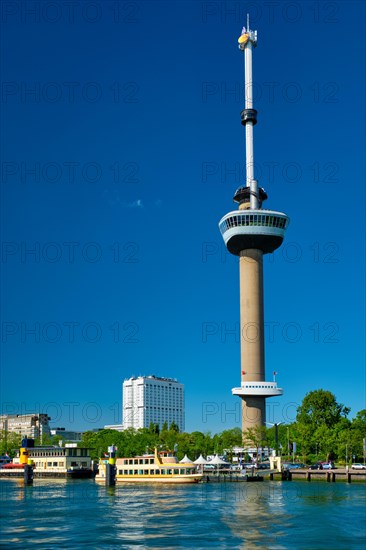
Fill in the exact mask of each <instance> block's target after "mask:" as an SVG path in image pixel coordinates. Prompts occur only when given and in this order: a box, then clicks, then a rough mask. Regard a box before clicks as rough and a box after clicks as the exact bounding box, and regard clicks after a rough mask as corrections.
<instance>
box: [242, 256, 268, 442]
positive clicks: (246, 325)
mask: <svg viewBox="0 0 366 550" xmlns="http://www.w3.org/2000/svg"><path fill="white" fill-rule="evenodd" d="M239 266H240V267H239V269H240V335H241V338H240V356H241V382H242V384H243V383H245V382H261V381H262V380H264V378H265V372H264V338H263V336H264V334H263V333H264V304H263V252H262V251H261V250H255V249H249V250H243V251H242V252H240V264H239ZM242 400H243V403H242V429H243V431H245V430H246V429H248V428H252V427H255V426H264V423H265V421H266V418H265V410H266V408H265V397H259V396H256V397H255V396H242Z"/></svg>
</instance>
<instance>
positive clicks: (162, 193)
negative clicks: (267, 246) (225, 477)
mask: <svg viewBox="0 0 366 550" xmlns="http://www.w3.org/2000/svg"><path fill="white" fill-rule="evenodd" d="M32 6H33V8H34V6H36V7H35V11H34V9H33V8H32ZM248 7H249V8H250V13H251V27H252V28H255V29H257V30H258V47H257V48H256V49H255V51H254V57H253V62H254V81H255V107H256V108H257V110H258V124H257V126H256V127H255V133H254V140H255V141H254V148H255V163H256V175H257V178H258V180H259V183H260V185H261V186H262V187H264V188H265V189H266V190H267V192H268V195H269V199H268V201H267V203H266V207H267V208H273V209H275V210H276V209H277V210H280V211H284V212H286V213H287V214H288V215H289V216H290V218H291V224H290V226H289V229H288V231H287V234H286V240H285V243H284V245H283V246H282V248H281V249H279V250H278V251H276V253H275V254H274V255H272V256H267V257H266V258H265V318H266V373H267V379H272V372H273V371H274V370H276V371H277V372H278V377H277V381H278V382H279V384H280V385H281V386H282V387H283V388H284V390H285V394H284V396H283V397H282V398H281V399H278V400H277V401H276V398H273V399H272V400H268V401H267V407H268V409H267V418H268V420H269V421H272V422H274V421H276V422H279V421H283V422H291V421H293V420H294V418H295V409H296V406H297V405H298V404H300V402H301V400H302V399H303V397H304V395H305V394H306V393H307V392H309V391H311V390H313V389H318V388H323V389H329V390H330V391H332V392H334V393H335V395H336V397H337V399H338V401H339V402H341V403H344V404H345V405H347V406H349V407H351V416H352V415H354V414H356V412H357V411H359V410H360V409H362V408H364V407H365V400H364V399H365V367H364V359H365V350H364V330H365V319H364V303H365V301H364V276H365V269H364V267H365V266H364V259H365V255H364V229H365V211H364V204H365V203H364V198H365V197H364V182H365V164H364V151H365V107H364V85H365V48H364V36H365V13H364V12H365V6H364V3H363V2H358V1H353V2H352V1H351V2H321V1H320V2H307V1H297V2H278V3H268V2H251V3H250V5H249V4H248V3H247V4H246V3H245V2H243V3H242V2H226V3H225V2H218V1H212V2H189V1H182V2H173V3H172V2H154V1H153V2H119V3H118V2H114V1H113V2H112V1H110V2H109V1H108V0H107V1H105V2H98V1H97V2H88V1H85V2H79V3H77V4H75V5H74V7H73V8H71V7H70V6H67V5H65V3H63V2H58V1H56V2H52V3H51V2H41V3H39V2H38V3H37V2H36V3H34V2H27V3H21V2H4V3H3V5H2V10H3V11H2V26H3V37H2V41H3V44H2V46H3V47H2V59H1V63H2V97H1V107H2V121H3V123H2V149H1V157H2V179H1V190H2V226H1V229H2V237H1V240H2V266H1V267H2V296H1V301H2V311H1V318H2V356H1V359H2V360H1V392H2V393H1V399H2V410H3V412H8V413H22V412H26V411H33V410H34V409H37V410H40V411H41V412H42V411H43V412H48V413H49V415H50V416H51V417H52V419H53V423H54V425H58V426H66V427H67V428H75V429H92V428H96V427H100V426H103V425H104V424H107V423H108V424H110V423H117V422H119V421H120V419H121V384H122V382H123V380H124V379H125V378H128V377H130V376H131V375H140V374H146V375H148V374H155V375H158V376H170V377H175V378H177V379H178V380H179V381H180V382H182V383H184V384H185V390H186V429H187V431H193V430H197V429H198V430H202V431H209V430H210V431H211V432H219V431H222V430H224V429H228V428H231V427H233V426H236V425H239V421H240V414H239V411H240V408H239V405H240V400H239V399H237V398H235V397H233V396H232V395H231V388H232V387H234V386H236V385H239V383H240V362H239V361H240V350H239V331H238V326H239V325H238V322H239V284H238V283H239V275H238V262H237V259H236V258H235V257H233V256H230V255H229V253H227V252H226V251H225V247H224V245H223V242H222V239H221V236H220V233H219V230H218V222H219V220H220V218H221V217H222V216H223V215H224V214H225V213H226V212H228V211H230V210H232V209H234V204H233V203H232V196H233V193H234V191H235V189H236V188H237V187H238V186H239V185H240V184H242V183H243V181H244V177H245V173H244V166H245V156H244V154H245V153H244V152H245V136H244V129H243V127H242V126H241V124H240V110H241V109H242V107H243V101H242V92H243V59H242V54H241V53H240V52H239V50H238V49H237V38H238V36H239V35H240V32H241V28H242V26H243V24H245V22H246V12H247V9H248ZM32 9H33V11H32ZM32 250H33V251H34V252H33V253H31V252H30V251H32ZM32 330H33V332H32Z"/></svg>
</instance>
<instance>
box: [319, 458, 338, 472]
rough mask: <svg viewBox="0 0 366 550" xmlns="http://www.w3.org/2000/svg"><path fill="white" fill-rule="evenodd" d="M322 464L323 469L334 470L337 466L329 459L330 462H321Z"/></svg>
mask: <svg viewBox="0 0 366 550" xmlns="http://www.w3.org/2000/svg"><path fill="white" fill-rule="evenodd" d="M320 464H321V465H322V466H323V470H333V469H334V468H335V466H334V462H333V461H332V460H329V461H328V462H321V463H320Z"/></svg>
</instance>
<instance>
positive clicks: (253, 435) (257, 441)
mask: <svg viewBox="0 0 366 550" xmlns="http://www.w3.org/2000/svg"><path fill="white" fill-rule="evenodd" d="M243 442H244V443H245V444H247V445H251V446H252V447H255V449H256V452H257V461H258V457H259V449H260V447H264V446H265V445H266V443H267V429H266V428H265V427H264V426H255V427H253V428H248V429H247V430H244V432H243Z"/></svg>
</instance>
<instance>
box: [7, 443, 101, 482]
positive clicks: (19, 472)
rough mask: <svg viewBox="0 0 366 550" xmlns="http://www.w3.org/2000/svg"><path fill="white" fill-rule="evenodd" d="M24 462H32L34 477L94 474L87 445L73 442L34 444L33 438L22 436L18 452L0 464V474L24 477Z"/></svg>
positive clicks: (75, 476)
mask: <svg viewBox="0 0 366 550" xmlns="http://www.w3.org/2000/svg"><path fill="white" fill-rule="evenodd" d="M26 465H30V466H32V468H33V473H34V477H49V478H58V477H66V478H90V477H92V475H93V469H92V461H91V457H90V455H89V449H88V448H86V447H77V445H76V444H65V446H62V447H61V446H55V445H46V446H37V447H36V446H34V440H33V439H30V438H24V439H23V441H22V447H21V448H20V449H19V450H18V451H17V456H16V457H15V458H14V459H13V461H12V462H10V463H9V464H4V465H3V466H2V467H1V468H0V478H4V477H23V476H24V468H25V466H26Z"/></svg>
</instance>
